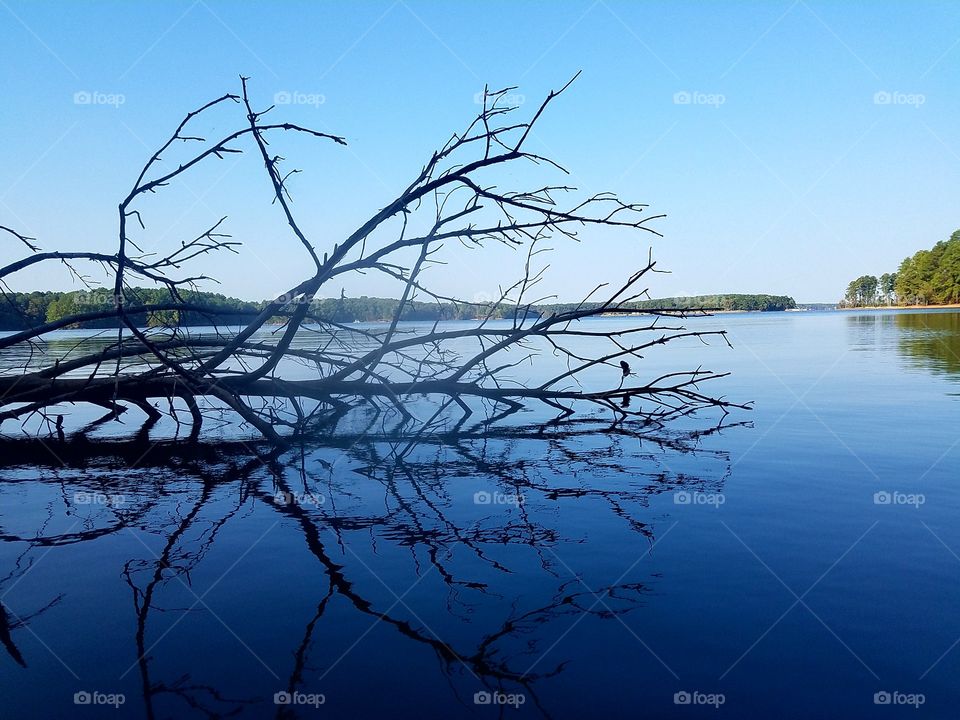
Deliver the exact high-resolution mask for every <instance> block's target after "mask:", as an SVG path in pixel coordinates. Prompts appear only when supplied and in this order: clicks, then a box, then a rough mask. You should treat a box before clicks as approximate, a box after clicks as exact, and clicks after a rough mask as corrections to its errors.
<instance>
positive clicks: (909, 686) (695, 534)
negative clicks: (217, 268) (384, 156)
mask: <svg viewBox="0 0 960 720" xmlns="http://www.w3.org/2000/svg"><path fill="white" fill-rule="evenodd" d="M594 322H596V323H604V324H608V325H609V326H610V328H611V329H613V328H616V327H620V326H622V325H624V324H629V323H631V322H636V320H633V319H629V318H628V319H623V318H619V319H609V320H606V319H601V320H597V321H594ZM688 324H689V325H692V326H695V327H697V328H703V329H708V328H710V329H712V328H718V327H725V328H727V329H728V330H729V333H730V339H731V342H732V343H733V345H734V349H733V350H730V349H728V348H726V347H723V346H721V345H718V344H716V343H714V344H712V345H711V346H710V347H704V346H702V345H700V344H699V343H690V344H688V345H686V346H683V347H679V346H677V347H671V348H669V349H666V350H663V351H661V352H659V353H651V354H650V356H649V357H648V358H647V359H645V360H644V361H643V363H637V367H636V368H635V369H637V370H638V371H640V372H642V373H644V374H646V373H651V374H656V373H657V372H658V371H661V370H665V369H666V370H677V369H681V368H692V367H696V366H697V365H698V364H701V363H702V364H703V365H704V366H705V367H709V368H710V369H713V370H730V371H731V372H732V373H733V374H732V376H730V377H728V378H725V379H723V380H720V381H718V382H717V383H716V384H715V386H714V387H713V391H714V392H718V393H722V394H724V395H726V396H727V397H729V398H731V399H733V400H736V401H747V400H752V401H754V403H755V409H754V410H753V411H752V412H749V413H736V414H734V415H732V416H731V417H729V418H727V420H726V424H727V426H728V427H726V428H725V429H723V430H722V431H720V432H717V433H713V434H707V435H704V436H702V437H699V438H694V439H691V437H690V436H689V435H685V434H684V431H691V430H697V429H701V430H703V429H707V428H709V427H710V426H711V423H709V422H707V421H703V422H700V423H693V424H690V423H687V424H685V425H683V426H679V425H678V426H677V427H676V428H675V429H673V430H671V431H670V432H669V433H660V434H652V433H651V434H649V435H648V436H646V437H644V438H640V439H638V438H637V437H635V436H632V435H630V434H622V433H601V432H593V431H591V432H587V431H585V430H581V431H578V432H576V433H573V434H569V435H567V434H560V433H556V432H547V433H544V434H537V433H536V432H534V431H519V432H510V431H507V430H504V431H503V432H501V433H498V434H495V435H492V436H490V435H487V436H484V434H482V433H474V434H467V435H466V436H464V437H461V438H458V439H451V438H429V439H427V441H425V442H424V443H422V444H420V445H418V446H417V447H416V448H414V449H413V451H412V452H411V453H410V455H409V456H408V457H407V459H406V462H405V463H403V464H401V465H396V464H393V463H389V464H384V463H382V462H380V460H381V458H382V457H383V456H385V455H387V454H388V452H389V450H390V447H389V444H388V443H385V442H380V443H378V442H372V441H364V440H363V439H362V438H360V439H359V441H358V438H356V437H345V438H344V439H342V440H341V441H338V442H333V443H328V444H326V445H323V446H320V447H312V448H307V449H305V450H304V451H303V452H302V453H301V452H295V453H291V454H289V455H285V456H282V457H281V458H279V459H278V460H277V461H276V462H274V463H262V462H259V461H256V460H254V459H252V458H251V456H250V454H249V452H246V451H245V449H244V446H242V445H238V444H236V443H233V444H210V445H208V447H207V448H206V449H204V450H202V451H201V450H197V451H195V452H189V453H187V452H185V451H183V450H180V451H178V452H174V453H166V452H164V451H163V450H162V449H157V450H154V451H151V452H150V453H148V454H147V455H146V456H145V457H124V458H118V457H111V456H110V455H109V454H104V453H103V452H101V451H97V450H96V449H95V448H91V451H90V453H89V457H88V458H87V459H86V460H85V462H84V463H83V464H84V465H85V466H84V467H76V463H74V462H72V461H69V460H67V461H65V462H64V463H61V462H60V460H58V459H57V457H58V453H57V450H58V446H57V445H56V443H52V444H50V447H49V450H48V451H47V450H43V449H42V448H41V449H38V450H36V452H35V453H33V454H31V455H30V456H29V457H27V454H26V450H23V451H19V450H17V449H15V448H9V447H7V448H6V449H4V450H3V452H4V453H5V457H3V459H2V461H3V466H4V467H3V469H2V470H0V472H2V476H0V601H2V608H3V609H2V613H3V617H0V621H2V622H0V640H2V645H3V647H2V648H0V692H2V701H0V717H2V718H74V717H77V718H84V717H107V718H121V717H134V718H138V717H151V718H193V717H198V718H200V717H221V716H233V717H241V718H260V717H302V718H323V717H329V718H366V717H369V718H379V717H392V718H397V717H399V718H407V717H409V718H433V717H436V718H454V717H476V718H485V717H489V718H493V717H500V716H507V717H513V716H517V717H554V718H580V717H603V716H610V717H656V718H660V717H665V718H687V717H731V718H747V717H758V718H759V717H762V718H768V717H780V718H811V717H817V718H820V717H845V718H861V717H863V718H874V717H910V718H921V717H954V716H955V714H956V707H957V706H958V702H960V684H958V683H957V681H956V678H957V677H958V675H960V642H958V641H960V612H958V611H957V608H958V607H960V522H958V519H960V486H958V481H960V477H958V473H957V470H956V468H957V463H958V457H960V449H958V448H957V445H958V444H960V434H958V428H960V424H958V420H960V383H958V380H960V315H958V314H956V313H940V312H922V313H919V312H912V313H907V312H876V313H842V312H829V313H771V314H744V315H723V316H719V317H715V318H709V319H701V320H691V321H688ZM77 337H78V335H77V334H76V333H74V334H72V335H71V334H67V333H65V334H64V335H63V337H62V342H63V343H64V344H65V345H69V344H71V343H75V342H76V341H77ZM13 360H14V359H13V358H11V357H7V358H0V362H6V363H8V364H9V363H11V362H13ZM554 362H555V361H554V360H553V359H551V358H545V359H543V360H541V361H538V362H536V363H534V364H533V365H530V366H527V367H526V369H525V370H523V371H522V372H524V373H527V374H529V377H530V378H531V379H536V378H537V377H541V378H543V377H546V376H547V375H548V373H550V372H551V371H552V370H554V369H555V367H554ZM76 412H79V411H76ZM533 419H535V418H533V417H531V418H530V420H531V421H532V420H533ZM744 422H747V423H748V424H742V423H744ZM4 430H9V429H8V428H7V427H6V426H5V427H4ZM217 432H219V431H217V430H215V429H209V430H207V431H206V432H205V434H206V435H208V438H207V439H216V437H217ZM41 450H43V452H41ZM43 453H45V455H44V454H43ZM76 693H90V694H91V695H90V696H89V697H90V698H91V704H90V705H77V704H75V694H76ZM96 693H99V694H96ZM277 693H289V695H282V694H281V695H279V696H277V695H276V694H277ZM477 693H481V694H480V695H477ZM482 693H493V694H494V696H491V695H489V694H488V695H483V694H482ZM497 693H500V694H499V695H497ZM678 693H679V694H678ZM877 693H881V694H880V695H876V694H877ZM883 693H887V694H883ZM918 694H922V698H918V697H915V696H916V695H918ZM119 695H122V696H123V697H122V700H123V704H122V705H119V707H113V706H111V705H109V704H106V705H104V704H96V703H105V702H106V703H109V702H113V703H114V704H117V703H119V700H120V698H119V697H117V696H119ZM275 696H276V697H277V698H278V699H280V700H285V699H288V698H292V703H291V704H276V703H275ZM87 697H88V696H86V695H82V694H81V695H79V696H77V699H78V700H81V701H82V700H85V699H87ZM488 699H489V700H491V702H490V703H489V704H482V703H481V704H478V703H477V701H478V700H480V701H484V700H488ZM688 699H689V700H690V703H689V704H685V703H684V701H685V700H688ZM875 699H876V700H879V701H880V702H881V703H883V701H885V700H888V699H889V700H890V702H889V704H877V703H876V700H875ZM921 699H922V701H923V704H922V705H920V706H919V708H917V707H916V706H915V705H916V703H918V702H919V701H920V700H921ZM321 700H322V701H323V703H322V704H320V701H321ZM498 701H499V702H503V701H505V702H508V703H513V704H514V705H517V706H518V707H517V708H515V707H513V706H510V705H507V706H504V705H502V704H501V705H498V704H497V702H498ZM721 701H722V704H720V703H721ZM911 701H913V702H914V705H910V704H904V703H909V702H911ZM711 702H712V703H714V705H718V707H714V706H712V705H709V704H708V705H706V706H702V703H711ZM311 703H312V704H311ZM698 704H701V705H700V706H695V705H698Z"/></svg>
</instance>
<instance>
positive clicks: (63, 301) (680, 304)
mask: <svg viewBox="0 0 960 720" xmlns="http://www.w3.org/2000/svg"><path fill="white" fill-rule="evenodd" d="M129 295H130V299H128V301H127V309H128V311H130V312H131V313H132V314H133V317H134V319H135V320H137V322H139V323H141V324H142V325H144V326H147V327H162V326H165V325H177V324H179V325H182V326H199V325H210V324H212V322H213V320H212V318H211V317H209V316H207V315H204V314H203V313H198V312H193V311H191V312H178V311H176V310H162V311H154V312H151V313H145V312H144V313H137V312H136V307H137V306H138V305H157V304H161V303H168V302H171V300H172V299H171V297H170V295H169V293H168V292H167V291H166V290H162V289H155V288H134V289H133V290H130V291H129ZM183 299H184V300H185V301H186V302H188V303H191V304H195V305H200V306H203V307H208V308H213V309H217V310H221V311H226V312H227V313H228V314H227V315H218V316H217V317H216V322H217V323H219V324H226V325H235V324H240V323H246V322H249V321H250V320H252V319H253V318H254V317H255V316H256V315H257V314H258V313H259V312H260V311H261V310H263V308H264V307H266V305H267V301H262V302H249V301H245V300H238V299H236V298H230V297H226V296H224V295H220V294H219V293H208V292H194V293H183ZM398 302H399V301H398V300H395V299H392V298H376V297H367V296H366V295H363V296H361V297H357V298H348V297H343V298H323V299H317V300H314V301H313V304H312V307H311V312H312V313H313V314H314V315H316V316H319V317H322V318H323V319H324V320H328V321H332V322H338V323H352V322H387V321H390V320H392V319H393V316H394V314H395V313H396V311H397V304H398ZM113 307H114V305H113V295H112V294H111V293H109V292H107V291H89V292H83V291H79V292H66V293H62V292H32V293H8V294H7V299H6V302H3V301H2V300H0V330H23V329H26V328H30V327H36V326H39V325H43V324H44V323H47V322H57V321H60V320H63V319H64V318H69V317H71V316H75V315H79V314H83V313H92V312H104V311H108V310H111V309H112V308H113ZM576 307H581V308H584V309H587V308H596V307H598V303H585V304H578V303H567V304H552V305H538V306H536V307H535V308H532V309H531V311H530V312H531V313H533V314H537V315H540V314H543V315H549V314H551V313H554V312H564V311H568V310H572V309H574V308H576ZM795 307H796V303H795V302H794V300H793V298H791V297H787V296H785V295H697V296H693V297H674V298H663V299H659V300H644V301H638V302H631V303H627V304H626V305H625V306H624V308H625V309H627V310H637V311H641V310H649V309H653V308H670V309H675V310H693V309H697V308H709V309H720V310H743V311H748V310H752V311H758V310H759V311H772V310H787V309H790V308H795ZM514 312H515V308H514V306H512V305H505V306H502V307H498V308H494V307H493V303H489V304H486V305H484V304H480V305H477V304H458V305H454V304H453V303H442V304H438V303H427V302H411V303H409V304H408V305H407V306H406V307H405V308H404V310H403V315H402V316H401V320H420V321H430V322H434V321H437V320H475V319H479V318H485V317H491V318H494V319H500V318H512V317H513V315H514ZM520 312H521V313H522V312H523V310H521V311H520ZM274 321H275V322H277V323H279V322H282V321H283V318H280V317H277V318H274ZM116 326H117V319H116V317H113V316H111V317H106V318H101V319H97V320H87V321H84V322H82V323H70V324H68V327H85V328H110V327H116Z"/></svg>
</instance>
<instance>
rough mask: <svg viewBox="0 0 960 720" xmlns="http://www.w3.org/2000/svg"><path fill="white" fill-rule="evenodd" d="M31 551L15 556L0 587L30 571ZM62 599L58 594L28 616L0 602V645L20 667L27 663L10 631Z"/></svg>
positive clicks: (25, 665)
mask: <svg viewBox="0 0 960 720" xmlns="http://www.w3.org/2000/svg"><path fill="white" fill-rule="evenodd" d="M0 542H2V541H0ZM32 550H33V547H32V546H28V547H27V549H26V550H24V551H23V552H21V553H20V554H19V555H18V556H17V558H16V560H15V561H14V564H13V568H12V569H11V570H10V572H9V573H7V574H6V575H5V576H4V577H3V578H0V587H3V586H4V585H5V584H6V583H8V582H10V581H11V580H16V581H19V578H21V577H23V576H24V575H25V574H26V573H27V572H29V571H30V569H31V568H32V567H33V562H34V559H33V558H32V557H29V558H28V557H27V556H28V555H29V554H30V552H31V551H32ZM4 594H6V593H4ZM62 599H63V593H60V594H59V595H57V596H56V597H54V598H53V600H51V601H50V602H48V603H47V604H46V605H44V606H43V607H42V608H40V609H39V610H37V611H36V612H33V613H30V614H29V615H16V614H14V613H13V612H12V611H10V610H9V609H7V608H6V607H5V606H4V605H3V603H2V602H0V644H2V645H3V647H4V649H5V650H6V651H7V654H8V655H9V656H10V657H11V658H12V659H13V661H14V662H15V663H17V665H19V666H20V667H24V668H25V667H27V661H26V660H25V659H24V657H23V655H22V654H21V652H20V650H19V648H18V647H17V646H16V644H15V643H14V642H13V636H12V634H11V633H12V631H14V630H18V629H20V628H23V627H26V626H27V624H28V623H29V622H30V621H31V620H33V619H34V618H36V617H38V616H40V615H42V614H43V613H45V612H46V611H47V610H49V609H50V608H52V607H53V606H54V605H56V604H57V603H59V602H60V601H61V600H62Z"/></svg>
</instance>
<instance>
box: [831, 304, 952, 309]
mask: <svg viewBox="0 0 960 720" xmlns="http://www.w3.org/2000/svg"><path fill="white" fill-rule="evenodd" d="M837 310H960V303H949V304H947V305H864V306H863V307H838V308H837Z"/></svg>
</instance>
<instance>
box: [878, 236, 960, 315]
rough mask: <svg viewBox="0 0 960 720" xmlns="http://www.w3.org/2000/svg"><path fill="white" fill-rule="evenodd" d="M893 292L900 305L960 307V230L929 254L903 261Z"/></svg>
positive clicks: (927, 251) (928, 251) (919, 253)
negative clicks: (957, 304) (950, 305)
mask: <svg viewBox="0 0 960 720" xmlns="http://www.w3.org/2000/svg"><path fill="white" fill-rule="evenodd" d="M894 290H895V294H896V300H897V302H899V303H900V304H901V305H947V304H952V303H960V230H958V231H956V232H955V233H953V235H951V236H950V239H949V240H946V241H941V242H938V243H937V244H936V245H934V246H933V248H931V249H930V250H920V251H918V252H916V253H914V254H913V255H912V256H910V257H908V258H904V260H903V262H902V263H900V269H899V270H898V271H897V273H896V275H895V276H894Z"/></svg>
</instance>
